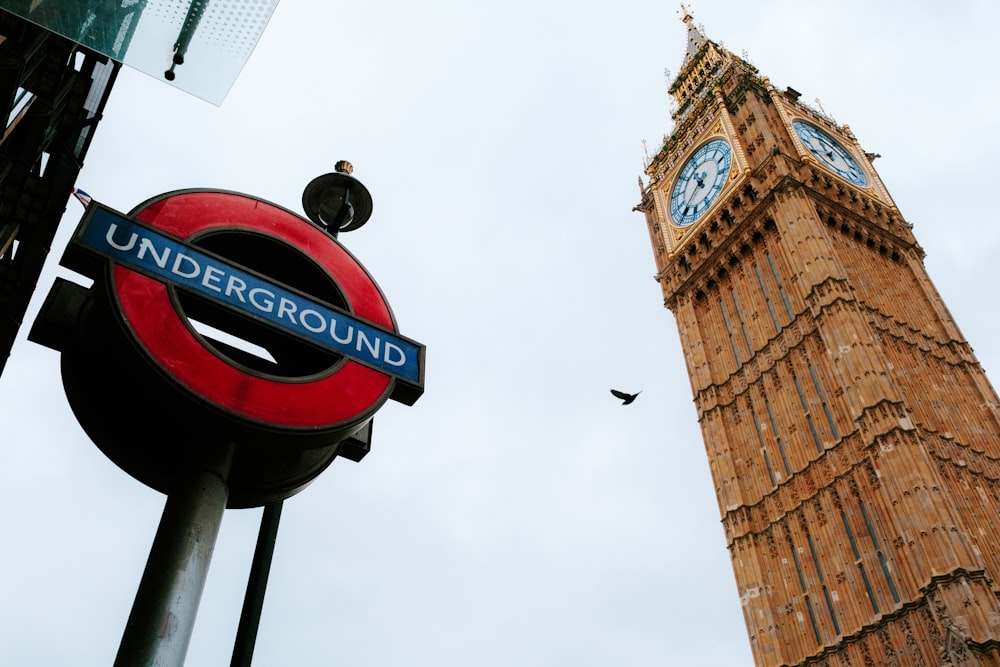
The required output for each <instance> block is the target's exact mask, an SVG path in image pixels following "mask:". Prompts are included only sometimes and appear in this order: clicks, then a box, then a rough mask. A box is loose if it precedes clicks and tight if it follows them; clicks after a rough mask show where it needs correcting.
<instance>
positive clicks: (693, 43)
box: [680, 2, 708, 70]
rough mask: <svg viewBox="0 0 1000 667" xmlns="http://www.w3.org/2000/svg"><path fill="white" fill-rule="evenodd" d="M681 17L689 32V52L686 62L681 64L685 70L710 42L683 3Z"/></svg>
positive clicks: (685, 55)
mask: <svg viewBox="0 0 1000 667" xmlns="http://www.w3.org/2000/svg"><path fill="white" fill-rule="evenodd" d="M680 15H681V21H682V22H683V23H684V24H685V25H687V30H688V36H687V52H686V53H685V54H684V62H682V63H681V70H683V69H684V67H685V66H686V65H687V64H688V63H689V62H691V59H692V58H694V56H695V54H696V53H698V51H699V50H700V49H701V47H703V46H705V43H706V42H708V38H707V37H705V33H703V32H702V31H701V29H699V28H698V26H696V25H695V24H694V16H692V15H691V12H690V11H688V8H687V6H686V5H685V4H684V3H683V2H682V3H681V11H680Z"/></svg>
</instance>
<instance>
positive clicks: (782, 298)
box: [767, 253, 795, 319]
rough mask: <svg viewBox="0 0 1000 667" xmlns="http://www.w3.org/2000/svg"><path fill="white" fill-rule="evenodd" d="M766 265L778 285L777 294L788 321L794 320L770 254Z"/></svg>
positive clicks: (790, 305)
mask: <svg viewBox="0 0 1000 667" xmlns="http://www.w3.org/2000/svg"><path fill="white" fill-rule="evenodd" d="M767 263H768V264H770V265H771V273H773V274H774V281H775V282H776V283H778V294H780V295H781V300H782V301H784V302H785V310H786V311H787V312H788V319H795V315H794V314H793V313H792V304H791V303H789V302H788V295H787V294H785V287H784V286H783V285H782V284H781V277H780V276H779V275H778V268H777V267H776V266H775V265H774V260H773V259H771V253H768V254H767Z"/></svg>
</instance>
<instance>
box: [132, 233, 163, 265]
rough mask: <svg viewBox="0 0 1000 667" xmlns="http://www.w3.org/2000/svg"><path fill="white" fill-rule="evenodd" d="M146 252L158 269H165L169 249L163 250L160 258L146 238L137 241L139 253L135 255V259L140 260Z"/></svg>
mask: <svg viewBox="0 0 1000 667" xmlns="http://www.w3.org/2000/svg"><path fill="white" fill-rule="evenodd" d="M147 250H148V251H149V254H151V255H152V256H153V261H154V262H156V265H157V266H158V267H160V268H161V269H165V268H167V258H168V257H170V248H164V249H163V255H162V256H161V255H157V254H156V248H154V247H153V242H152V241H150V240H149V239H147V238H143V239H142V240H141V241H139V252H138V253H136V257H138V258H139V259H142V258H143V257H145V256H146V251H147Z"/></svg>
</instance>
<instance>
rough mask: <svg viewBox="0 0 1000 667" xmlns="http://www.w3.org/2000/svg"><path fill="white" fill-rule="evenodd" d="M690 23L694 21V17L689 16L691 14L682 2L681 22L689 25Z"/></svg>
mask: <svg viewBox="0 0 1000 667" xmlns="http://www.w3.org/2000/svg"><path fill="white" fill-rule="evenodd" d="M691 21H694V17H693V16H691V12H689V11H688V8H687V5H685V4H684V3H683V2H682V3H681V22H683V23H691Z"/></svg>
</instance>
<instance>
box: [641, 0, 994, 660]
mask: <svg viewBox="0 0 1000 667" xmlns="http://www.w3.org/2000/svg"><path fill="white" fill-rule="evenodd" d="M684 22H685V23H686V24H687V31H688V47H687V52H686V54H685V57H684V61H683V64H682V66H681V69H680V71H679V74H678V75H677V78H676V79H675V80H674V81H673V83H672V85H671V87H670V93H671V95H672V96H673V97H674V99H675V100H676V102H677V109H676V111H675V112H674V114H673V119H674V121H675V126H674V131H673V133H672V134H671V135H670V136H669V137H666V138H665V141H664V144H663V146H662V148H661V150H660V151H659V152H658V153H657V154H656V155H655V156H654V157H653V158H652V159H651V161H650V163H649V165H648V168H647V170H646V177H647V182H646V183H645V184H642V187H641V189H642V199H641V202H640V203H639V205H638V207H637V208H638V209H639V210H641V211H642V212H643V213H644V214H645V217H646V221H647V224H648V227H649V233H650V238H651V240H652V245H653V251H654V256H655V260H656V268H657V274H656V279H657V280H658V281H659V283H660V285H661V287H662V290H663V296H664V303H665V304H666V306H667V307H668V308H669V309H670V310H671V311H672V312H673V313H674V315H675V317H676V320H677V326H678V330H679V333H680V340H681V345H682V347H683V351H684V356H685V360H686V364H687V370H688V374H689V376H690V381H691V389H692V392H693V394H694V401H695V405H696V408H697V413H698V419H699V422H700V424H701V429H702V434H703V436H704V441H705V449H706V452H707V454H708V458H709V464H710V469H711V473H712V479H713V482H714V484H715V490H716V494H717V497H718V502H719V510H720V513H721V517H722V524H723V528H724V530H725V535H726V541H727V544H728V548H729V551H730V555H731V558H732V565H733V570H734V572H735V575H736V581H737V588H738V590H739V594H740V601H741V603H742V606H743V612H744V618H745V620H746V624H747V630H748V633H749V636H750V642H751V647H752V651H753V655H754V658H755V661H756V663H757V665H758V666H759V667H780V666H791V665H822V666H829V667H835V666H836V667H846V666H851V667H886V666H895V667H937V666H939V665H954V666H959V665H961V666H963V667H967V666H979V665H992V666H997V665H1000V599H998V596H1000V539H998V535H1000V533H998V529H1000V420H998V407H1000V400H998V398H997V394H996V391H995V390H994V389H993V387H992V386H991V385H990V383H989V381H988V380H987V378H986V376H985V374H984V373H983V370H982V369H981V367H980V365H979V363H978V361H977V360H976V358H975V356H974V354H973V352H972V350H971V348H970V347H969V345H968V343H967V342H966V341H965V339H964V338H963V336H962V334H961V332H960V331H959V329H958V327H957V326H956V324H955V322H954V321H953V320H952V318H951V315H950V314H949V312H948V309H947V308H946V307H945V305H944V303H943V302H942V301H941V298H940V296H939V295H938V293H937V291H936V289H935V288H934V285H933V284H932V283H931V281H930V279H929V278H928V276H927V272H926V270H925V269H924V265H923V251H922V249H921V248H920V246H919V245H918V244H917V242H916V239H915V238H914V236H913V233H912V231H911V226H910V225H909V223H907V221H906V219H905V218H904V216H903V214H902V213H901V212H900V211H899V210H898V209H897V208H896V205H895V204H894V202H893V200H892V198H891V197H890V195H889V193H888V191H887V190H886V188H885V187H884V185H883V184H882V181H881V180H880V179H879V176H878V173H877V172H876V171H875V170H874V168H873V167H872V164H871V158H870V156H868V155H866V154H865V152H864V151H863V149H862V148H861V146H860V145H859V143H858V141H857V140H856V139H855V137H854V135H853V134H852V133H851V131H850V130H849V129H848V128H847V127H846V126H843V125H838V124H837V123H835V122H834V121H833V120H832V119H830V118H828V117H827V116H826V115H824V114H823V113H820V112H818V111H816V110H815V109H812V108H810V107H808V106H806V105H804V104H802V103H801V102H799V100H798V97H799V95H798V93H796V92H795V91H794V90H792V89H785V90H778V89H777V88H775V87H774V86H773V85H772V84H771V83H770V82H769V81H768V79H767V78H765V77H763V76H761V75H760V74H759V73H758V71H757V70H756V68H755V67H754V66H752V65H751V64H749V63H748V62H746V61H745V60H743V59H742V58H740V57H737V56H735V55H733V54H732V53H730V52H729V51H727V50H726V49H725V48H723V47H722V46H721V45H719V44H716V43H713V42H712V41H710V40H709V39H708V38H707V37H706V36H705V34H704V33H703V32H702V31H701V30H700V29H699V28H697V27H696V26H695V25H694V23H693V20H692V18H691V16H690V15H689V14H687V12H686V11H685V12H684Z"/></svg>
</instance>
